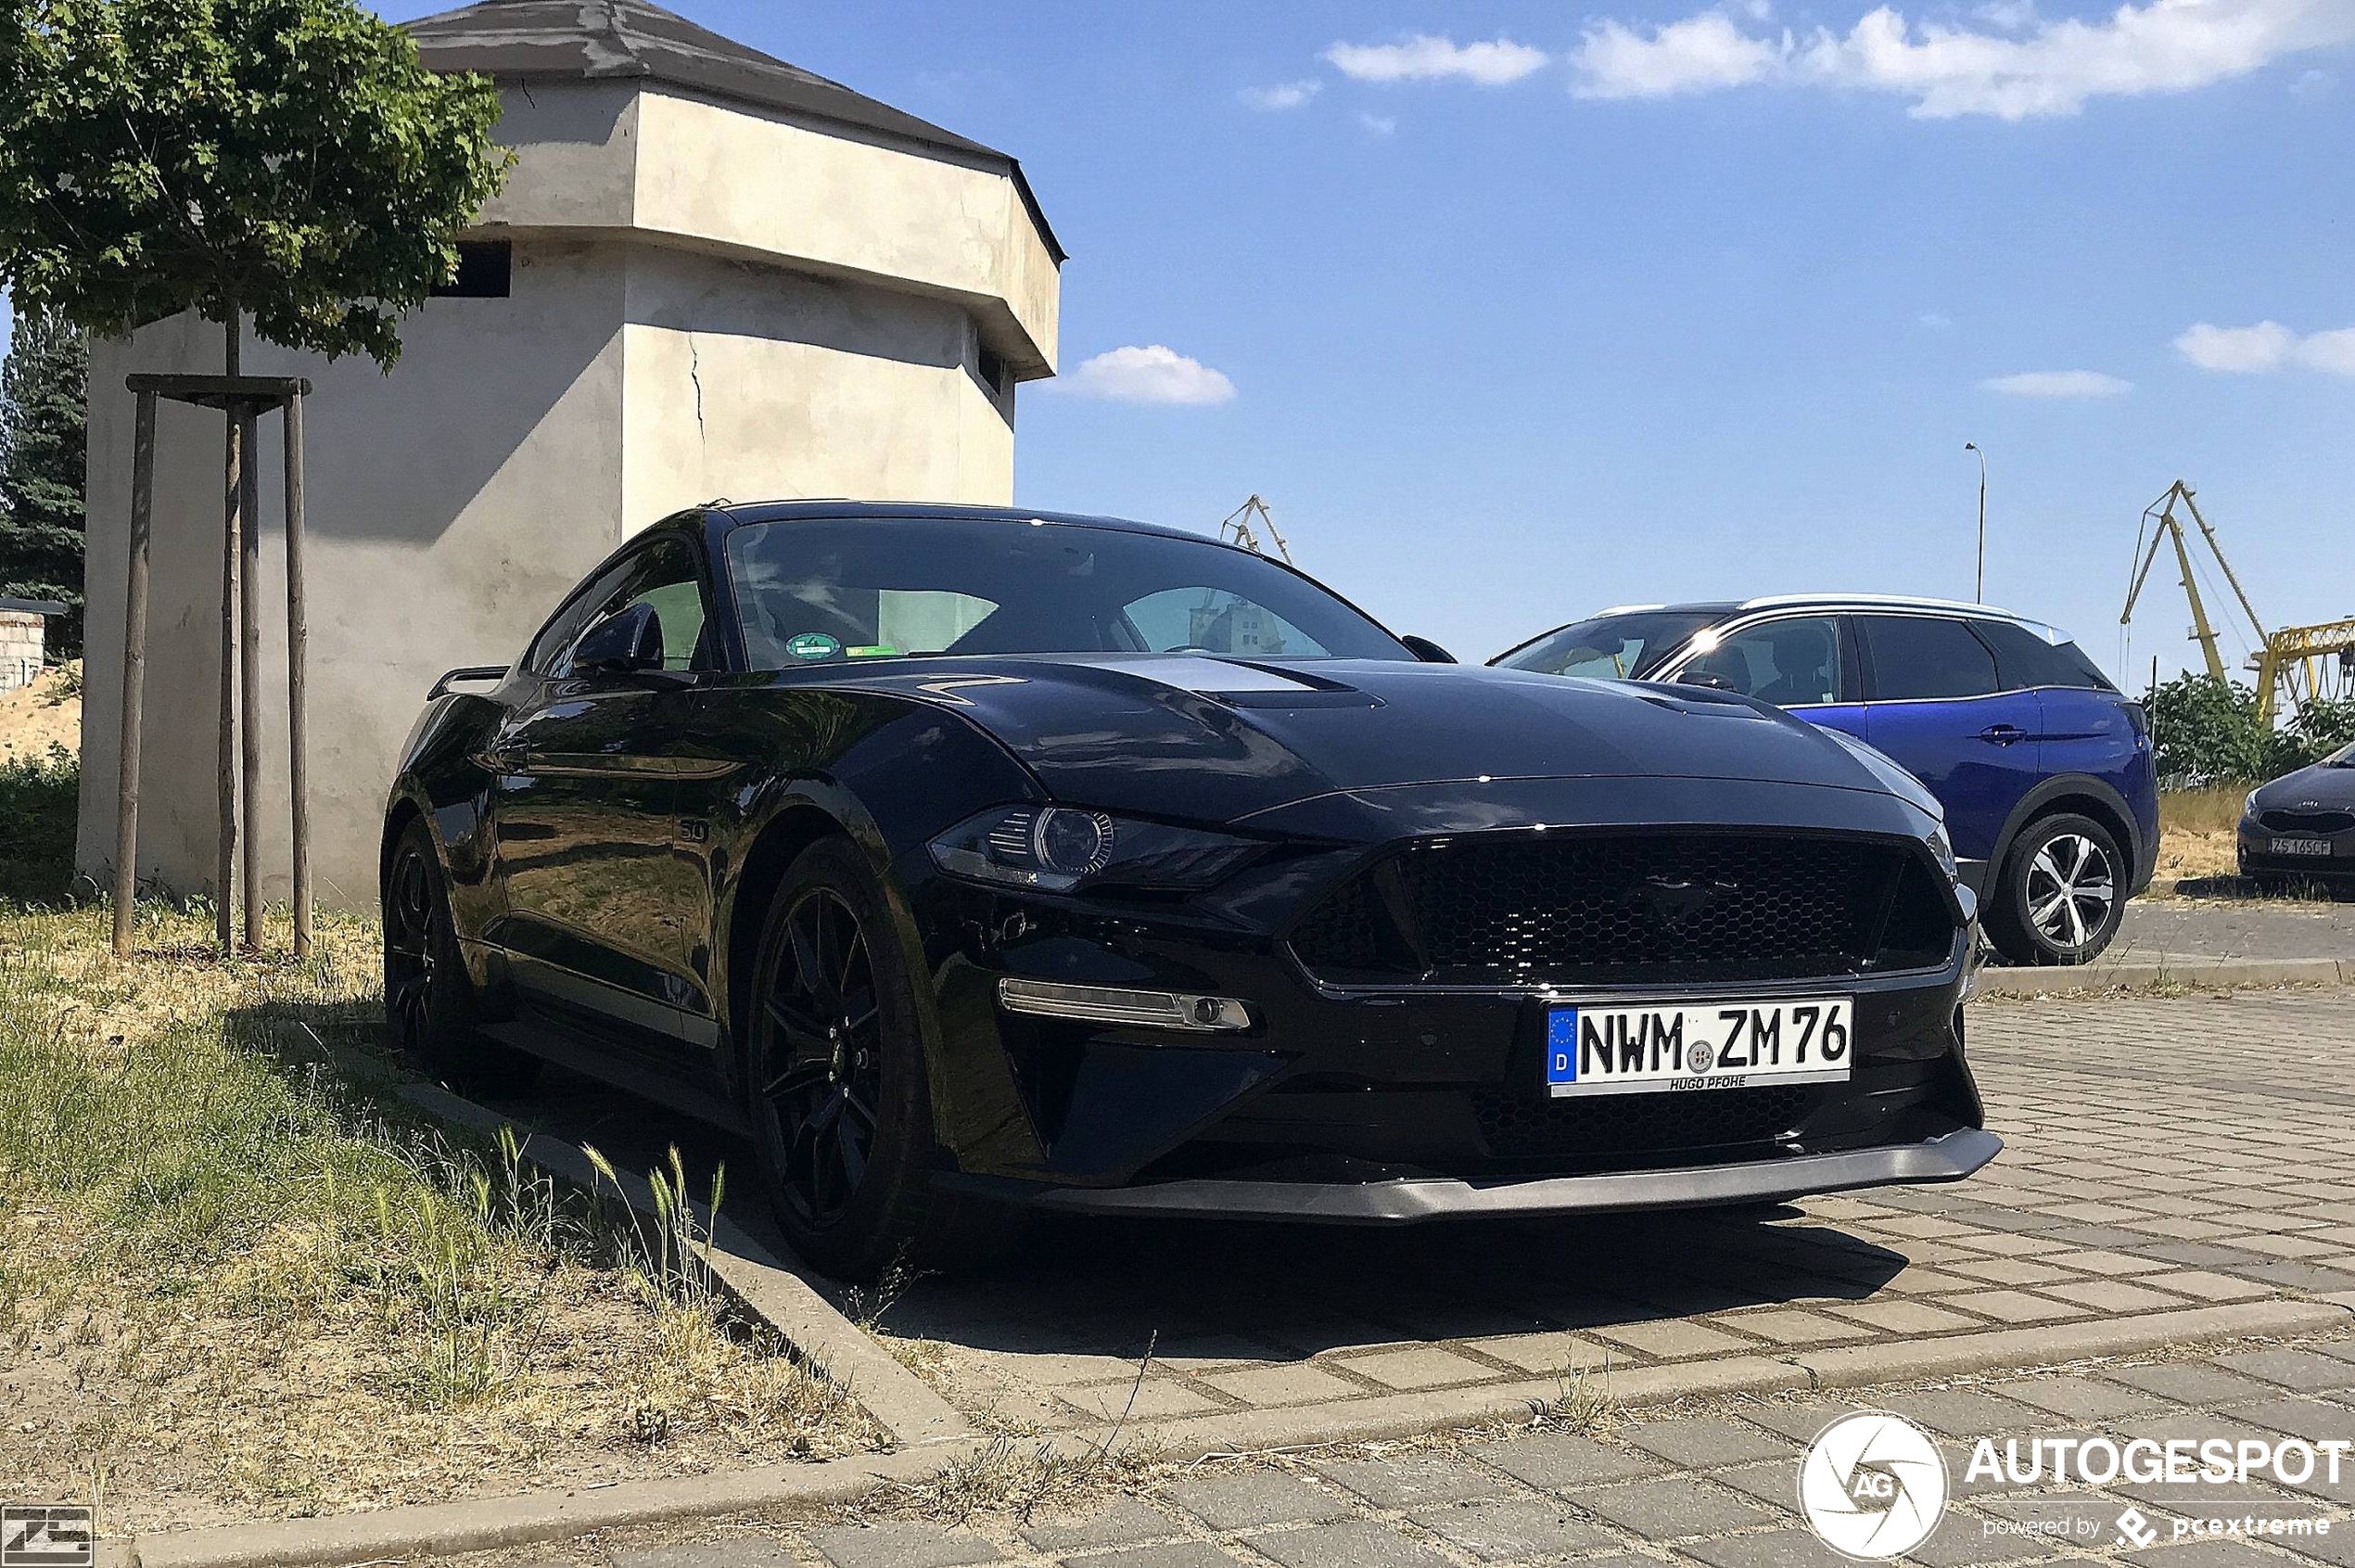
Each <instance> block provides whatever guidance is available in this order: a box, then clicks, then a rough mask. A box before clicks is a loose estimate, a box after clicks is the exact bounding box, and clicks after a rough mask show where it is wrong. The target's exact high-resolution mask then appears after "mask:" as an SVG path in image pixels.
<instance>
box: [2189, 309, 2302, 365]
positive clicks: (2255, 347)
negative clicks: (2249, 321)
mask: <svg viewBox="0 0 2355 1568" xmlns="http://www.w3.org/2000/svg"><path fill="white" fill-rule="evenodd" d="M2297 342H2298V334H2297V333H2295V332H2292V331H2291V330H2290V329H2289V328H2288V327H2286V326H2284V325H2282V324H2281V323H2280V322H2277V321H2260V322H2259V323H2258V324H2257V325H2255V326H2213V325H2209V323H2207V322H2201V323H2199V324H2198V325H2196V326H2193V327H2192V328H2191V329H2190V330H2188V331H2186V332H2185V333H2184V334H2183V336H2182V337H2180V338H2176V339H2175V351H2176V352H2177V353H2179V354H2181V355H2183V357H2184V358H2185V359H2187V360H2189V361H2191V362H2192V363H2194V364H2196V365H2197V366H2199V367H2200V368H2201V369H2202V370H2221V371H2228V372H2232V373H2234V374H2239V375H2247V374H2249V373H2250V372H2253V371H2260V370H2276V369H2279V368H2280V366H2281V363H2282V361H2283V360H2285V359H2286V358H2288V357H2289V351H2290V350H2291V348H2292V347H2293V346H2295V345H2296V343H2297Z"/></svg>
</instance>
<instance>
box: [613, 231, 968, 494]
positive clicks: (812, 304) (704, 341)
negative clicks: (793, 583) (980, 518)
mask: <svg viewBox="0 0 2355 1568" xmlns="http://www.w3.org/2000/svg"><path fill="white" fill-rule="evenodd" d="M629 277H630V284H629V323H630V325H629V326H628V328H627V329H626V331H625V334H624V342H623V351H622V358H623V363H624V365H625V367H626V368H625V372H624V374H625V376H626V378H627V384H628V393H627V399H626V405H625V407H626V414H625V421H626V423H625V435H624V439H623V441H622V452H623V460H622V495H623V500H622V516H623V517H624V519H625V522H626V526H627V527H628V528H629V529H631V530H633V531H634V530H635V529H641V528H643V527H645V526H646V525H647V524H649V523H652V522H654V521H656V520H657V519H659V518H661V517H663V516H668V515H669V514H670V513H672V512H675V511H677V510H679V509H680V508H681V507H682V506H686V505H692V504H695V503H697V502H703V501H709V500H714V499H716V498H719V497H723V496H724V497H726V498H728V499H730V500H732V501H759V500H772V499H777V498H781V497H791V496H824V495H841V496H855V497H857V498H859V499H860V500H862V501H956V502H966V503H971V504H981V505H999V506H1002V505H1007V504H1011V503H1012V500H1013V443H1014V430H1013V392H1012V388H1011V387H1008V388H1005V389H1002V390H1001V391H1000V392H999V395H997V396H995V397H992V396H991V395H990V394H989V393H988V392H987V390H985V389H984V387H983V384H982V381H981V379H980V372H979V365H978V354H977V352H976V347H977V345H976V338H975V332H974V323H973V319H972V318H971V317H970V316H969V315H967V314H966V313H965V312H963V311H962V310H961V309H959V308H958V307H957V306H955V305H953V304H950V303H948V301H945V300H925V299H921V298H916V297H911V296H909V295H904V294H894V293H888V292H885V290H882V289H877V288H867V287H859V286H858V285H855V284H849V283H844V282H840V281H835V280H830V279H824V278H813V277H806V276H801V275H797V274H792V273H787V272H782V271H780V270H777V269H774V268H766V267H756V266H751V265H748V264H744V263H737V262H731V261H723V260H720V259H719V258H716V257H707V256H697V255H692V254H685V253H681V252H677V251H667V250H662V249H656V248H653V247H633V248H632V249H631V250H630V269H629Z"/></svg>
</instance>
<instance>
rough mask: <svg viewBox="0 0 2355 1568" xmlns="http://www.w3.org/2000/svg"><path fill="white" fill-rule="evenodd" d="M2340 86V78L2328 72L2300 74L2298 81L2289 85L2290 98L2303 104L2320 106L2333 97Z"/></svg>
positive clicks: (2310, 71) (2302, 72) (2308, 71)
mask: <svg viewBox="0 0 2355 1568" xmlns="http://www.w3.org/2000/svg"><path fill="white" fill-rule="evenodd" d="M2337 85H2338V78H2337V77H2336V76H2333V75H2332V74H2331V73H2330V72H2329V71H2327V70H2305V71H2300V72H2298V80H2297V81H2295V82H2293V83H2290V84H2289V96H2291V97H2293V98H2296V99H2297V100H2298V102H2299V103H2301V104H2318V103H2321V102H2322V101H2323V99H2324V98H2327V97H2329V96H2331V91H2332V89H2334V88H2336V86H2337Z"/></svg>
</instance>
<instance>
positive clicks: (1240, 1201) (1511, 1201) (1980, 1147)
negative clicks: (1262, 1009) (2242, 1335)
mask: <svg viewBox="0 0 2355 1568" xmlns="http://www.w3.org/2000/svg"><path fill="white" fill-rule="evenodd" d="M2003 1147H2004V1141H2003V1140H2002V1139H2000V1138H1998V1137H1996V1136H1995V1135H1994V1134H1993V1133H1992V1132H1987V1131H1983V1130H1981V1129H1979V1128H1961V1129H1958V1130H1956V1131H1954V1132H1949V1133H1945V1134H1942V1135H1941V1136H1939V1137H1936V1138H1930V1139H1926V1140H1924V1141H1921V1142H1919V1143H1909V1144H1903V1145H1899V1146H1896V1147H1890V1148H1878V1149H1857V1150H1852V1151H1850V1152H1848V1153H1846V1154H1807V1155H1799V1156H1794V1157H1791V1158H1787V1159H1776V1160H1751V1161H1745V1162H1743V1163H1741V1164H1738V1165H1717V1166H1687V1167H1685V1168H1682V1169H1673V1170H1649V1171H1625V1172H1612V1173H1608V1174H1603V1175H1596V1176H1565V1177H1549V1178H1540V1179H1534V1180H1527V1181H1491V1182H1475V1181H1462V1180H1458V1179H1452V1178H1446V1177H1407V1178H1401V1179H1395V1180H1389V1181H1361V1182H1326V1181H1252V1180H1216V1179H1213V1180H1180V1181H1162V1182H1153V1183H1150V1184H1148V1185H1144V1186H1139V1187H1113V1188H1094V1187H1041V1186H1037V1185H1035V1184H1033V1183H1030V1182H1025V1181H1005V1180H998V1179H989V1178H972V1177H966V1178H957V1177H951V1178H948V1179H947V1180H948V1182H949V1183H951V1184H953V1185H955V1186H958V1187H961V1188H963V1189H965V1190H968V1191H971V1192H974V1193H976V1194H977V1195H983V1196H988V1197H994V1198H999V1199H1001V1200H1006V1201H1010V1202H1016V1203H1021V1204H1024V1205H1028V1206H1030V1207H1033V1208H1039V1209H1049V1210H1055V1211H1059V1212H1062V1213H1067V1214H1125V1215H1144V1216H1161V1217H1168V1218H1185V1219H1289V1220H1315V1221H1320V1222H1323V1223H1326V1224H1331V1225H1398V1224H1409V1223H1412V1222H1414V1221H1416V1220H1423V1219H1440V1218H1445V1217H1450V1216H1457V1215H1542V1214H1609V1213H1611V1212H1613V1211H1616V1210H1623V1209H1661V1208H1707V1207H1712V1206H1716V1205H1726V1204H1753V1203H1773V1202H1776V1201H1779V1200H1781V1199H1785V1198H1798V1197H1806V1196H1809V1195H1811V1194H1817V1193H1824V1192H1854V1191H1856V1190H1858V1189H1860V1188H1865V1187H1886V1186H1890V1185H1894V1184H1897V1183H1908V1184H1911V1183H1929V1182H1940V1181H1960V1180H1962V1179H1964V1178H1965V1177H1967V1176H1968V1175H1970V1174H1971V1173H1972V1172H1973V1171H1975V1170H1977V1169H1979V1167H1980V1166H1983V1165H1985V1164H1986V1163H1987V1162H1988V1161H1990V1160H1992V1159H1993V1158H1994V1157H1995V1156H1996V1154H1999V1153H2001V1152H2002V1150H2003Z"/></svg>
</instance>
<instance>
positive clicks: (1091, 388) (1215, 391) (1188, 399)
mask: <svg viewBox="0 0 2355 1568" xmlns="http://www.w3.org/2000/svg"><path fill="white" fill-rule="evenodd" d="M1060 384H1061V385H1062V387H1063V389H1064V390H1066V391H1070V392H1076V393H1077V394H1078V395H1079V396H1081V397H1083V398H1101V399H1102V400H1104V401H1105V402H1145V403H1221V402H1231V401H1232V400H1233V398H1234V395H1235V384H1234V383H1233V382H1232V381H1229V380H1228V379H1227V377H1226V376H1224V375H1222V374H1221V373H1220V372H1218V371H1216V370H1213V369H1211V368H1210V366H1208V365H1206V364H1204V363H1202V361H1200V360H1198V359H1190V358H1188V357H1187V356H1186V355H1184V354H1181V353H1179V352H1178V351H1177V350H1175V349H1172V348H1168V347H1166V346H1165V345H1163V344H1160V343H1148V344H1145V345H1143V346H1142V347H1139V346H1137V345H1134V344H1132V345H1130V346H1129V347H1127V348H1125V349H1113V350H1110V351H1106V352H1104V353H1101V354H1098V355H1097V356H1096V357H1095V358H1094V359H1091V360H1086V361H1083V362H1082V363H1080V364H1079V365H1078V366H1076V368H1074V369H1073V370H1072V371H1071V372H1070V374H1068V375H1066V376H1063V378H1062V381H1061V383H1060Z"/></svg>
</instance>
